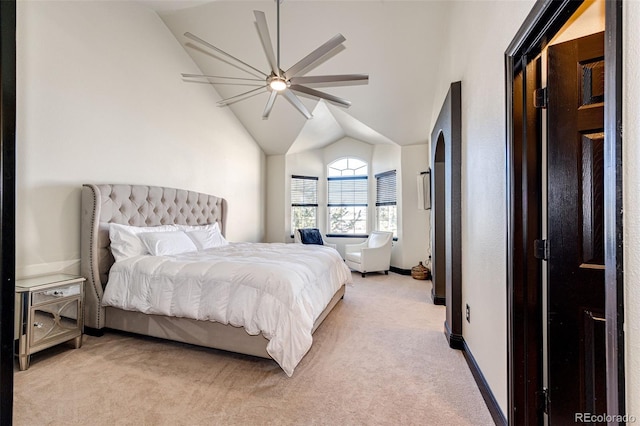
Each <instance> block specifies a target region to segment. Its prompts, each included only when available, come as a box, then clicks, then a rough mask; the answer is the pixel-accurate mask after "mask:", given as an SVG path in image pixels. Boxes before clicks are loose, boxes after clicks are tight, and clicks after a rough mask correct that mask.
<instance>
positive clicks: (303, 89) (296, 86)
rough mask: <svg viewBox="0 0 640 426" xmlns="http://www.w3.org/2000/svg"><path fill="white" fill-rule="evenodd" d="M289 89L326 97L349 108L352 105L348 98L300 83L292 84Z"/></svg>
mask: <svg viewBox="0 0 640 426" xmlns="http://www.w3.org/2000/svg"><path fill="white" fill-rule="evenodd" d="M289 89H291V90H293V91H294V92H300V93H306V94H307V95H311V96H315V97H316V98H321V99H326V100H328V101H331V102H335V103H337V104H340V105H344V106H345V107H347V108H349V107H350V106H351V102H350V101H348V100H346V99H342V98H339V97H337V96H333V95H330V94H328V93H325V92H321V91H319V90H316V89H312V88H310V87H306V86H300V85H299V84H292V85H291V86H289Z"/></svg>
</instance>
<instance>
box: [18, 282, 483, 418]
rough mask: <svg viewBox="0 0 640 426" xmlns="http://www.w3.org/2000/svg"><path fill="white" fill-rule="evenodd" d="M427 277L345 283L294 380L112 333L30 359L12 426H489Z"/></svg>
mask: <svg viewBox="0 0 640 426" xmlns="http://www.w3.org/2000/svg"><path fill="white" fill-rule="evenodd" d="M430 290H431V283H430V282H429V281H419V280H414V279H412V278H411V277H407V276H401V275H396V274H393V273H392V274H389V275H388V276H385V275H382V274H371V275H368V276H367V277H366V278H364V279H362V278H360V275H359V274H354V284H353V285H351V286H348V287H347V292H346V295H345V298H344V300H342V301H341V302H340V303H339V304H338V305H337V306H336V308H335V309H334V311H333V312H332V313H331V315H329V317H328V318H327V319H326V320H325V322H324V323H323V324H322V326H320V328H319V329H318V330H317V331H316V333H315V335H314V344H313V347H312V348H311V350H310V351H309V352H308V353H307V355H306V356H305V358H304V359H303V360H302V362H301V363H300V364H299V365H298V367H297V368H296V371H295V373H294V375H293V377H291V378H289V377H287V376H286V375H285V374H284V372H282V370H280V368H279V367H278V365H277V364H276V363H275V362H274V361H271V360H266V359H260V358H254V357H250V356H243V355H238V354H233V353H229V352H223V351H216V350H212V349H204V348H199V347H195V346H189V345H184V344H178V343H173V342H167V341H162V340H158V339H152V338H145V337H140V336H133V335H127V334H120V333H115V332H110V333H107V334H105V335H104V336H103V337H90V336H85V337H84V344H83V346H82V348H80V349H77V350H74V349H73V348H72V347H71V346H69V345H62V346H59V347H55V348H51V349H49V350H46V351H43V352H40V353H38V354H34V355H33V356H32V360H31V367H30V368H29V370H27V371H18V370H17V368H16V373H15V388H14V424H16V425H30V426H31V425H70V424H78V425H229V424H234V425H235V424H240V425H262V424H272V425H290V424H292V425H491V424H493V422H492V420H491V416H490V415H489V411H488V410H487V408H486V406H485V404H484V402H483V400H482V397H481V395H480V392H479V390H478V388H477V387H476V385H475V382H474V380H473V377H472V375H471V373H470V371H469V369H468V367H467V364H466V362H465V360H464V357H463V355H462V353H461V352H459V351H455V350H452V349H449V347H448V345H447V342H446V338H445V336H444V334H443V331H442V330H443V323H444V317H445V310H444V307H442V306H434V305H433V304H432V303H431V302H430V298H429V293H430Z"/></svg>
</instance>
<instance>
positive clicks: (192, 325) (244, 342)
mask: <svg viewBox="0 0 640 426" xmlns="http://www.w3.org/2000/svg"><path fill="white" fill-rule="evenodd" d="M227 214H228V206H227V202H226V200H225V199H223V198H220V197H216V196H213V195H207V194H203V193H198V192H194V191H187V190H181V189H174V188H165V187H157V186H144V185H125V184H103V185H95V184H86V185H83V188H82V213H81V262H80V269H81V274H82V275H83V276H84V277H85V278H86V279H87V281H86V284H85V285H86V288H85V303H84V306H85V328H86V331H87V332H88V333H90V334H97V335H99V334H100V333H101V330H102V329H114V330H121V331H126V332H132V333H136V334H141V335H146V336H153V337H159V338H164V339H169V340H174V341H179V342H184V343H190V344H194V345H199V346H205V347H210V348H215V349H222V350H226V351H232V352H238V353H242V354H247V355H254V356H258V357H263V358H271V359H274V360H275V361H276V362H277V363H278V364H279V365H280V367H281V368H282V369H283V370H284V372H285V373H286V374H287V375H289V376H291V375H292V374H293V370H294V369H295V366H296V365H297V364H298V362H299V361H300V360H301V359H302V357H303V356H304V354H305V353H306V352H307V351H308V349H309V347H310V346H311V341H312V337H311V335H312V333H313V332H315V330H316V329H317V328H318V326H319V325H320V324H321V323H322V321H323V320H324V319H325V318H326V316H327V315H328V314H329V313H330V311H331V310H332V309H333V308H334V307H335V305H336V304H337V303H338V302H339V301H340V299H341V298H342V297H343V296H344V292H345V285H346V284H348V283H349V282H351V273H350V272H349V270H348V268H347V267H346V266H345V265H344V263H343V262H342V259H341V258H340V255H339V254H338V253H337V252H336V251H335V250H334V249H332V248H329V247H322V246H309V245H303V244H284V243H271V244H266V243H227V242H226V240H224V235H225V227H226V219H227ZM138 227H139V229H138ZM110 228H111V237H110ZM121 228H122V229H127V230H128V231H130V230H131V229H133V230H136V231H144V232H145V233H146V231H147V230H149V229H151V230H156V229H158V230H162V232H156V233H152V232H149V233H146V236H154V235H156V234H157V235H163V233H165V231H166V230H167V228H170V230H171V231H173V230H174V229H178V230H181V232H179V233H180V234H182V233H187V234H188V235H189V236H190V237H191V238H193V236H194V235H197V232H199V230H200V229H201V228H206V229H217V230H218V231H219V233H220V235H221V236H222V237H221V239H222V241H224V243H225V244H222V245H215V246H214V247H213V248H206V247H205V248H202V247H199V248H202V250H198V251H197V252H193V251H189V252H186V253H179V254H175V253H169V255H162V256H151V255H149V254H148V253H146V254H145V255H140V256H137V255H136V256H133V257H128V258H123V257H122V254H121V253H120V251H119V249H118V247H119V244H120V243H121V241H120V239H119V237H117V234H115V235H116V236H114V233H113V232H114V229H121ZM194 230H195V231H196V232H192V231H194ZM177 234H178V233H176V235H177ZM136 235H145V234H142V233H140V234H136ZM170 235H173V234H170ZM180 236H181V237H182V235H180ZM112 237H113V238H114V244H113V246H114V247H113V249H114V251H113V252H112V244H111V238H112ZM115 240H118V241H117V244H118V246H117V247H116V242H115ZM145 241H146V242H147V243H148V241H147V240H145ZM194 241H195V242H197V241H196V240H194ZM147 246H148V245H147ZM158 253H159V254H164V252H162V250H160V251H159V252H158ZM158 253H156V254H158ZM114 254H116V257H117V258H118V261H117V262H116V258H115V257H114ZM127 285H132V286H134V287H133V289H131V290H126V288H127ZM160 285H164V286H168V288H169V290H166V288H167V287H162V289H161V290H158V289H159V288H160V287H159V286H160ZM120 287H121V288H122V289H125V290H124V293H127V294H128V296H127V297H124V296H122V297H121V296H118V295H116V296H113V294H123V293H118V292H115V290H114V289H115V288H120ZM209 288H215V289H216V290H206V289H209ZM276 290H277V291H278V293H276ZM168 291H171V292H172V293H171V294H170V295H168V296H167V298H166V299H163V300H164V302H161V303H160V305H161V306H160V307H154V308H150V307H149V306H147V305H146V303H147V302H148V300H156V299H158V298H159V297H160V296H158V295H163V296H162V297H164V294H165V293H167V292H168ZM281 291H282V292H283V293H279V292H281ZM154 292H155V293H154ZM129 293H130V294H129ZM131 294H132V295H133V296H131ZM141 295H142V296H144V297H142V296H141ZM129 296H131V297H129ZM141 298H142V299H145V298H146V299H145V300H144V301H143V302H142V306H140V303H138V302H139V299H141ZM136 303H137V304H138V305H136ZM189 304H193V305H195V307H194V308H193V309H192V308H191V307H188V306H187V305H189ZM212 305H219V306H217V307H215V309H218V308H219V309H220V311H216V310H215V309H214V307H212ZM236 305H237V306H236ZM245 305H248V307H247V306H245ZM238 306H239V307H238ZM189 309H191V311H192V312H191V311H189ZM251 312H254V313H256V315H255V316H254V317H251V316H250V315H249V313H251ZM269 315H272V316H269Z"/></svg>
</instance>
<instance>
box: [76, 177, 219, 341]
mask: <svg viewBox="0 0 640 426" xmlns="http://www.w3.org/2000/svg"><path fill="white" fill-rule="evenodd" d="M81 214H82V219H81V232H80V239H81V241H80V251H81V256H80V273H81V274H82V276H84V277H85V278H86V279H87V282H86V288H85V309H84V311H85V325H86V326H87V327H91V328H96V329H100V328H102V327H103V326H104V308H102V307H101V305H100V303H101V301H102V293H103V289H104V286H105V285H106V283H107V279H108V277H109V269H110V268H111V265H113V262H114V258H113V255H112V254H111V249H110V241H109V224H110V223H120V224H124V225H132V226H157V225H168V224H178V225H206V224H210V223H215V222H218V224H219V225H220V230H221V231H222V234H223V235H225V223H226V218H227V202H226V200H225V199H224V198H220V197H216V196H213V195H207V194H202V193H199V192H193V191H187V190H184V189H175V188H164V187H159V186H146V185H120V184H105V185H93V184H86V185H83V187H82V213H81Z"/></svg>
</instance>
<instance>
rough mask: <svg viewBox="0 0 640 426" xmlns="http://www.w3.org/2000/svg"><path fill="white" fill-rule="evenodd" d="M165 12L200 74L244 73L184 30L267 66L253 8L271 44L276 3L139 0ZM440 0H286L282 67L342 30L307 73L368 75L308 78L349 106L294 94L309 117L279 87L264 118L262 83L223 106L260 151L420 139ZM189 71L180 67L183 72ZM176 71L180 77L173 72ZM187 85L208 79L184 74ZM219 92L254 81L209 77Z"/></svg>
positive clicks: (441, 21)
mask: <svg viewBox="0 0 640 426" xmlns="http://www.w3.org/2000/svg"><path fill="white" fill-rule="evenodd" d="M143 3H146V4H148V5H150V6H151V7H153V8H154V9H155V10H156V11H157V12H158V14H159V15H160V17H161V18H162V19H163V21H164V22H165V24H166V25H167V27H168V28H169V29H170V30H171V31H172V32H173V34H174V35H175V37H176V39H177V40H178V41H179V42H180V43H181V44H182V45H183V46H184V48H185V50H186V52H187V53H188V54H189V55H190V56H191V58H193V60H194V62H195V63H196V65H197V66H198V68H199V69H200V70H201V71H202V73H203V74H210V75H221V76H229V77H250V76H249V75H248V74H247V73H246V72H245V71H243V70H241V69H240V68H239V67H237V66H236V64H235V63H232V62H233V61H228V60H224V57H223V56H221V55H220V54H217V53H216V52H214V51H212V50H210V49H207V48H203V47H202V45H200V44H198V43H195V42H193V41H192V40H190V39H189V38H187V37H185V36H184V33H185V32H190V33H192V34H194V35H196V36H198V37H199V38H201V39H203V40H205V41H207V42H209V43H211V44H213V45H215V46H216V47H218V48H220V49H222V50H224V51H225V52H227V53H229V54H231V55H233V56H235V57H237V58H239V59H242V60H243V61H244V62H246V63H248V64H250V65H252V66H254V67H255V68H257V69H259V70H263V71H264V72H265V73H268V72H269V70H270V66H269V63H268V61H267V58H266V56H265V54H264V51H263V48H262V44H261V42H260V38H259V35H258V31H257V29H256V24H255V18H254V14H253V10H260V11H263V12H264V13H265V14H266V18H267V23H268V25H269V31H270V33H271V38H272V42H273V45H274V46H275V45H276V22H277V21H276V2H275V1H274V0H265V1H211V2H202V1H182V2H181V1H171V0H169V1H146V2H143ZM447 10H448V5H447V2H438V1H406V2H405V1H380V0H378V1H366V0H363V1H307V0H286V1H284V2H282V3H281V6H280V63H281V68H282V69H287V68H288V67H290V66H291V65H293V64H294V63H296V62H297V61H298V60H300V59H301V58H303V57H304V56H306V55H307V54H308V53H310V52H311V51H313V50H314V49H316V48H317V47H319V46H320V45H322V44H323V43H325V42H326V41H327V40H329V39H330V38H332V37H333V36H334V35H336V34H338V33H340V34H342V35H343V36H344V37H345V38H346V41H345V42H344V43H343V44H342V45H343V46H344V48H340V47H338V48H336V49H334V51H332V52H331V53H330V54H328V55H327V57H326V60H324V61H322V62H321V63H320V64H319V65H318V66H317V67H315V68H314V69H312V70H310V71H309V72H307V73H306V75H324V74H358V73H366V74H369V83H368V84H367V85H350V86H339V87H333V86H314V88H316V89H317V90H322V91H324V92H327V93H330V94H333V95H336V96H339V97H342V98H345V99H348V100H350V101H351V102H352V105H351V107H350V108H344V107H341V106H338V105H335V104H332V103H331V102H326V101H318V99H317V98H312V97H306V96H300V98H301V100H302V102H303V103H304V105H305V106H306V107H307V109H308V110H309V111H311V112H312V114H313V118H312V119H309V120H307V119H306V118H305V117H304V116H303V115H302V114H301V113H300V112H299V111H298V110H296V109H295V108H294V107H293V106H292V105H291V104H290V103H289V102H287V100H286V99H284V98H283V97H282V96H278V98H277V100H276V103H275V105H274V107H273V110H272V112H271V114H270V116H269V118H268V119H267V120H263V119H262V113H263V111H264V108H265V105H266V103H267V100H268V98H269V95H268V93H267V92H261V93H259V94H257V95H256V96H252V97H249V98H248V99H244V100H241V101H239V102H235V103H232V104H231V105H229V106H224V107H223V108H230V109H231V110H232V111H233V113H234V114H235V115H236V117H237V118H238V120H239V121H240V122H241V123H242V125H243V126H244V127H245V128H246V129H247V130H248V132H249V133H250V134H251V135H252V136H253V138H254V139H255V140H256V141H257V143H258V144H259V145H260V146H261V147H262V149H263V150H264V151H265V153H266V154H268V155H270V154H285V153H291V152H298V151H301V150H305V149H314V148H319V147H323V146H326V145H328V144H330V143H332V142H335V141H337V140H339V139H341V138H343V137H345V136H348V137H352V138H354V139H358V140H362V141H364V142H368V143H372V144H377V143H395V144H397V145H413V144H420V143H426V142H427V140H428V134H429V131H430V129H429V122H430V119H431V116H432V111H431V108H432V106H433V104H434V101H433V96H434V87H435V85H436V84H437V81H438V80H437V75H438V69H439V61H440V59H441V57H442V54H443V52H442V49H443V48H444V47H443V45H444V37H443V34H446V22H447ZM190 71H192V70H185V72H190ZM177 77H179V76H177ZM185 84H206V83H194V82H187V81H185ZM213 87H214V88H215V90H216V91H217V92H218V94H219V95H220V97H221V99H226V98H229V97H232V96H235V95H238V94H240V93H243V92H246V91H248V90H250V89H252V88H253V87H247V86H236V85H215V86H213Z"/></svg>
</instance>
